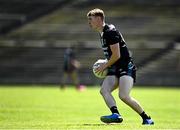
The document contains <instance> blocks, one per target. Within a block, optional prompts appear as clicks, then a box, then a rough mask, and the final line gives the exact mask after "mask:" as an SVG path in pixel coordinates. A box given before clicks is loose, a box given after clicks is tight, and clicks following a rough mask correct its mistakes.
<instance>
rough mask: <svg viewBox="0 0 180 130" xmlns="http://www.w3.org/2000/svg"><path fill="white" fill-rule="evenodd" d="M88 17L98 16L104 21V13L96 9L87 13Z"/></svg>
mask: <svg viewBox="0 0 180 130" xmlns="http://www.w3.org/2000/svg"><path fill="white" fill-rule="evenodd" d="M89 16H99V17H101V19H102V20H104V18H105V15H104V11H103V10H101V9H98V8H96V9H93V10H90V11H89V12H88V13H87V17H89Z"/></svg>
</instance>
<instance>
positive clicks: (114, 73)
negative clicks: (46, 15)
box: [87, 9, 154, 125]
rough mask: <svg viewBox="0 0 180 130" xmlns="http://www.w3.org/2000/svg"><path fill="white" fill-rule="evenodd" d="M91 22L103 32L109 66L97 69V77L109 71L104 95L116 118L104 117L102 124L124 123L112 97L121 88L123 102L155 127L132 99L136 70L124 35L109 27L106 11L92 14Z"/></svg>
mask: <svg viewBox="0 0 180 130" xmlns="http://www.w3.org/2000/svg"><path fill="white" fill-rule="evenodd" d="M87 18H88V24H89V26H90V27H91V28H92V29H93V30H95V31H97V32H99V35H100V40H101V45H102V49H103V51H104V55H105V57H106V59H108V62H107V63H104V64H101V65H100V67H98V68H97V69H96V71H97V73H102V72H103V71H104V70H105V69H108V74H107V76H106V77H105V79H104V81H103V83H102V86H101V90H100V93H101V95H102V96H103V98H104V101H105V103H106V105H107V106H108V108H109V109H110V111H111V112H112V114H111V115H107V116H101V118H100V119H101V121H102V122H104V123H121V122H122V121H123V118H122V116H121V115H120V113H119V111H118V108H117V105H116V101H115V99H114V97H113V96H112V94H111V93H112V92H113V91H114V90H115V89H117V88H118V89H119V98H120V99H121V100H122V101H123V102H124V103H125V104H127V105H128V106H129V107H131V108H132V109H133V110H134V111H135V112H137V113H138V114H139V115H140V116H141V118H142V124H143V125H152V124H154V122H153V120H152V119H151V117H150V116H148V115H147V114H146V113H145V111H144V109H143V108H142V106H141V105H140V104H139V103H138V101H137V100H135V99H134V98H132V97H131V96H130V92H131V89H132V87H133V83H134V82H135V78H136V67H135V65H134V63H133V60H132V57H131V55H130V53H129V50H128V48H127V46H126V42H125V41H124V39H123V37H122V35H121V33H120V32H119V31H118V30H117V29H116V28H115V26H114V25H112V24H106V23H105V15H104V11H103V10H101V9H93V10H91V11H89V12H88V13H87ZM147 98H148V97H147Z"/></svg>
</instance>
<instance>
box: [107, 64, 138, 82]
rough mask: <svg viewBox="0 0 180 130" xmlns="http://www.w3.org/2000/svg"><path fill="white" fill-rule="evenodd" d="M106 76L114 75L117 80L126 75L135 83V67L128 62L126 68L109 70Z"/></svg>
mask: <svg viewBox="0 0 180 130" xmlns="http://www.w3.org/2000/svg"><path fill="white" fill-rule="evenodd" d="M108 75H115V76H116V77H117V78H120V77H121V76H124V75H128V76H131V77H132V78H133V79H134V82H136V66H135V65H134V64H133V62H131V61H130V62H129V63H128V65H127V66H125V67H122V68H118V69H116V68H109V69H108Z"/></svg>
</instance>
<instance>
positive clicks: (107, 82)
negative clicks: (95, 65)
mask: <svg viewBox="0 0 180 130" xmlns="http://www.w3.org/2000/svg"><path fill="white" fill-rule="evenodd" d="M117 86H118V79H117V78H116V77H115V76H107V77H106V78H105V79H104V81H103V84H102V86H101V90H100V93H101V95H102V96H103V98H104V101H105V103H106V105H107V106H108V108H109V109H110V110H111V112H112V115H108V116H102V117H101V121H103V122H104V123H120V122H122V120H123V119H122V118H121V116H120V115H119V112H118V110H117V106H116V102H115V100H114V97H113V96H112V94H111V92H112V91H113V90H115V89H116V88H117Z"/></svg>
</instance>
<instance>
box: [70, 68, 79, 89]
mask: <svg viewBox="0 0 180 130" xmlns="http://www.w3.org/2000/svg"><path fill="white" fill-rule="evenodd" d="M70 76H71V79H72V81H73V84H74V85H75V86H76V87H77V86H79V79H78V74H77V71H75V70H74V71H72V72H71V74H70Z"/></svg>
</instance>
